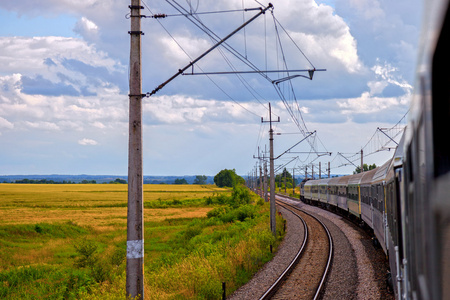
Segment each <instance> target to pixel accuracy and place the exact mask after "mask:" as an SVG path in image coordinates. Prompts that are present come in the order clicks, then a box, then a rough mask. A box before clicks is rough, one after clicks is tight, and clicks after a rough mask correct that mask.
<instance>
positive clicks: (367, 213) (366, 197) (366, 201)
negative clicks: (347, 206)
mask: <svg viewBox="0 0 450 300" xmlns="http://www.w3.org/2000/svg"><path fill="white" fill-rule="evenodd" d="M375 172H376V169H373V170H370V171H367V172H364V174H363V177H362V178H361V183H360V194H361V219H362V220H363V221H364V222H365V223H366V224H367V225H369V227H370V228H372V227H373V226H372V220H373V201H372V196H371V182H372V178H373V175H374V174H375Z"/></svg>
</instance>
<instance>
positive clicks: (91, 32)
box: [73, 17, 99, 41]
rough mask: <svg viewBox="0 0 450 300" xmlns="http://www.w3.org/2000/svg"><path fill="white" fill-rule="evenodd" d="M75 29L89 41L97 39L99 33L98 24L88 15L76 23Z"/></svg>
mask: <svg viewBox="0 0 450 300" xmlns="http://www.w3.org/2000/svg"><path fill="white" fill-rule="evenodd" d="M73 30H74V31H75V32H76V33H78V34H79V35H81V36H82V37H83V38H84V39H85V40H87V41H96V40H97V38H98V34H99V28H98V26H97V24H95V23H94V22H92V21H91V20H89V19H88V18H86V17H81V19H80V20H78V22H77V23H76V24H75V28H74V29H73Z"/></svg>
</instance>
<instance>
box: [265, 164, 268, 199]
mask: <svg viewBox="0 0 450 300" xmlns="http://www.w3.org/2000/svg"><path fill="white" fill-rule="evenodd" d="M264 201H265V202H269V199H268V195H267V162H266V161H265V160H264Z"/></svg>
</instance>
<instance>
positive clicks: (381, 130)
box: [377, 127, 398, 146]
mask: <svg viewBox="0 0 450 300" xmlns="http://www.w3.org/2000/svg"><path fill="white" fill-rule="evenodd" d="M377 129H378V130H379V131H380V132H381V133H382V134H384V135H385V136H387V137H388V138H389V139H390V140H391V141H393V142H394V143H395V144H396V145H397V146H398V143H397V142H396V141H394V140H393V139H392V138H391V137H390V136H389V135H387V134H386V132H384V131H383V129H381V128H380V127H378V128H377Z"/></svg>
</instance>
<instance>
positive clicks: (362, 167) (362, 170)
mask: <svg viewBox="0 0 450 300" xmlns="http://www.w3.org/2000/svg"><path fill="white" fill-rule="evenodd" d="M363 157H364V155H363V149H361V173H363V172H364V161H363Z"/></svg>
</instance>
